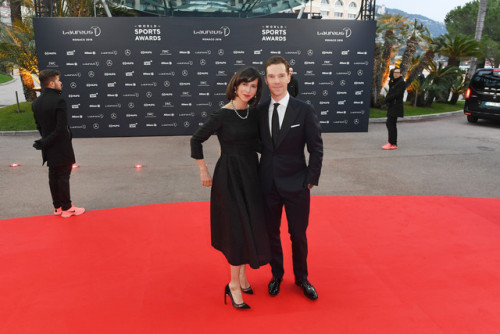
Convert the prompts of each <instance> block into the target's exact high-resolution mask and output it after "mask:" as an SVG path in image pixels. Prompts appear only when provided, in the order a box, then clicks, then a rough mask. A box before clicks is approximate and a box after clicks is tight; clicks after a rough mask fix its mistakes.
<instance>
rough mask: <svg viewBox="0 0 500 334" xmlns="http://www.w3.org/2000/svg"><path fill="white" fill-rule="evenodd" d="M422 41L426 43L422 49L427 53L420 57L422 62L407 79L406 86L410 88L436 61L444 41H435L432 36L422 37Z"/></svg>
mask: <svg viewBox="0 0 500 334" xmlns="http://www.w3.org/2000/svg"><path fill="white" fill-rule="evenodd" d="M422 39H423V41H424V42H425V43H424V44H423V45H422V48H423V49H424V50H425V53H424V54H423V55H422V57H420V61H419V63H418V65H417V66H415V68H414V69H412V70H411V72H410V75H409V76H408V78H407V79H406V85H407V86H409V85H411V83H412V82H413V81H414V80H415V79H416V78H418V77H419V76H420V74H422V72H423V71H424V69H426V68H427V67H428V66H429V64H430V63H432V61H433V60H434V56H435V55H436V54H437V53H439V50H440V49H441V46H442V39H441V38H440V37H438V38H435V39H433V38H432V37H431V36H430V34H424V35H422Z"/></svg>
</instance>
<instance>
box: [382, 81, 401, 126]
mask: <svg viewBox="0 0 500 334" xmlns="http://www.w3.org/2000/svg"><path fill="white" fill-rule="evenodd" d="M405 90H406V85H405V81H404V79H403V77H399V78H398V79H395V80H391V81H389V92H388V93H387V95H386V97H385V103H386V104H387V105H388V109H387V116H393V117H404V107H403V96H404V94H405Z"/></svg>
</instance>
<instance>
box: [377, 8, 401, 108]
mask: <svg viewBox="0 0 500 334" xmlns="http://www.w3.org/2000/svg"><path fill="white" fill-rule="evenodd" d="M406 20H407V18H406V17H403V16H402V15H385V16H382V17H381V18H380V19H379V20H378V21H377V35H378V36H381V35H383V37H379V38H381V39H382V40H383V44H382V43H380V42H379V43H377V44H376V47H375V60H374V62H373V65H374V67H373V75H372V80H373V81H372V106H377V107H379V106H380V105H381V100H380V92H381V91H382V86H383V85H384V83H385V82H386V81H387V78H388V77H389V65H390V62H391V58H392V57H393V56H394V53H395V51H396V50H397V49H398V48H399V46H398V45H397V44H396V42H397V41H398V35H399V30H400V29H402V27H403V26H404V25H405V21H406Z"/></svg>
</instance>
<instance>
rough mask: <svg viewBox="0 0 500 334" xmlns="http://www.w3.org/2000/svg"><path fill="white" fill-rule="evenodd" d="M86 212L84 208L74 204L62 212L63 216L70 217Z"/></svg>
mask: <svg viewBox="0 0 500 334" xmlns="http://www.w3.org/2000/svg"><path fill="white" fill-rule="evenodd" d="M84 212H85V209H84V208H77V207H76V206H74V205H72V206H71V208H69V209H68V210H65V211H63V212H62V213H61V217H63V218H69V217H71V216H79V215H81V214H82V213H84Z"/></svg>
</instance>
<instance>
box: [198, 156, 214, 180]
mask: <svg viewBox="0 0 500 334" xmlns="http://www.w3.org/2000/svg"><path fill="white" fill-rule="evenodd" d="M196 163H197V164H198V167H199V168H200V178H201V185H202V186H204V187H210V186H212V177H211V176H210V173H209V172H208V166H207V163H206V162H205V159H197V160H196Z"/></svg>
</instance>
